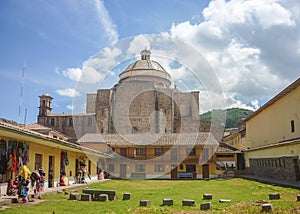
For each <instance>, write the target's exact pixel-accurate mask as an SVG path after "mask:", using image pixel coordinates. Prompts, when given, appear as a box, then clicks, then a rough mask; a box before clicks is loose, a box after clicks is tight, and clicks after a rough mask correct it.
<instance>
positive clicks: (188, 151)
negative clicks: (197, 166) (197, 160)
mask: <svg viewBox="0 0 300 214" xmlns="http://www.w3.org/2000/svg"><path fill="white" fill-rule="evenodd" d="M185 154H186V155H189V156H194V155H196V151H195V148H187V149H185Z"/></svg>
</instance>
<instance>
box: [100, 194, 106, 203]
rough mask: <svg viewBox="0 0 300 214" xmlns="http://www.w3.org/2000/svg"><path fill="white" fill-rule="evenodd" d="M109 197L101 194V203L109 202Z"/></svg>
mask: <svg viewBox="0 0 300 214" xmlns="http://www.w3.org/2000/svg"><path fill="white" fill-rule="evenodd" d="M107 200H108V195H107V194H101V195H99V201H107Z"/></svg>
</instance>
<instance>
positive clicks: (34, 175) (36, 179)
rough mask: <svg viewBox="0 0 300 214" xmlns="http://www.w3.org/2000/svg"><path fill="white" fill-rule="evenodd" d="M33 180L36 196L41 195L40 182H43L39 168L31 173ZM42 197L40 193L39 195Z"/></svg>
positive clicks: (32, 185) (32, 184)
mask: <svg viewBox="0 0 300 214" xmlns="http://www.w3.org/2000/svg"><path fill="white" fill-rule="evenodd" d="M30 180H31V187H32V188H34V196H37V195H39V193H40V185H41V184H40V182H41V175H40V173H39V171H38V170H34V171H33V172H32V173H31V175H30ZM39 197H40V195H39Z"/></svg>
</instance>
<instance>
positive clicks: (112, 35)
mask: <svg viewBox="0 0 300 214" xmlns="http://www.w3.org/2000/svg"><path fill="white" fill-rule="evenodd" d="M94 2H95V6H96V11H97V14H98V20H99V22H100V23H101V25H103V29H104V30H105V32H106V34H107V37H108V39H109V41H110V42H116V41H117V40H118V37H119V36H118V32H117V26H116V25H115V24H114V23H113V21H112V20H111V18H110V16H109V13H108V11H107V9H106V8H105V6H104V3H103V1H102V0H94Z"/></svg>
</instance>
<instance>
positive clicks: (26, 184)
mask: <svg viewBox="0 0 300 214" xmlns="http://www.w3.org/2000/svg"><path fill="white" fill-rule="evenodd" d="M29 183H30V181H29V180H25V182H24V184H23V186H22V201H23V203H26V202H28V201H29V200H28V191H29Z"/></svg>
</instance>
